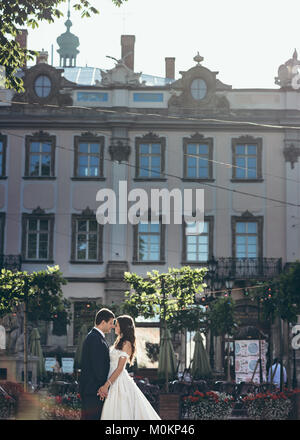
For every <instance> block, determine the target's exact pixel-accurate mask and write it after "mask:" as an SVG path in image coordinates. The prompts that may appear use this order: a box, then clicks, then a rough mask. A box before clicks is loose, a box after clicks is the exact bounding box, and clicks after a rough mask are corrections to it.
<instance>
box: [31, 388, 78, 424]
mask: <svg viewBox="0 0 300 440" xmlns="http://www.w3.org/2000/svg"><path fill="white" fill-rule="evenodd" d="M40 407H41V414H40V419H42V420H80V417H81V400H80V395H79V394H78V393H76V394H65V395H63V396H46V397H44V398H41V399H40Z"/></svg>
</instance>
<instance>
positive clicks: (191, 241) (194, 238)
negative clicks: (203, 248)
mask: <svg viewBox="0 0 300 440" xmlns="http://www.w3.org/2000/svg"><path fill="white" fill-rule="evenodd" d="M196 243H197V236H196V235H188V236H187V244H188V245H191V244H196Z"/></svg>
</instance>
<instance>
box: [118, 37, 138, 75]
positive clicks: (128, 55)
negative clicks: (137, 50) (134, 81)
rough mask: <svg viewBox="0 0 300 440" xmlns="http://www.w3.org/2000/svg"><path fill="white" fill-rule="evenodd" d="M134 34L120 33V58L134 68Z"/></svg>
mask: <svg viewBox="0 0 300 440" xmlns="http://www.w3.org/2000/svg"><path fill="white" fill-rule="evenodd" d="M134 43H135V35H121V48H122V52H121V58H122V60H123V62H124V64H126V66H127V67H128V68H129V69H131V70H134Z"/></svg>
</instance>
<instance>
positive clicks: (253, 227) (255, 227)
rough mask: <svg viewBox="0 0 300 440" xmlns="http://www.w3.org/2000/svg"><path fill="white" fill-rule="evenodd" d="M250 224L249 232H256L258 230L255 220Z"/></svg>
mask: <svg viewBox="0 0 300 440" xmlns="http://www.w3.org/2000/svg"><path fill="white" fill-rule="evenodd" d="M247 225H248V232H249V233H251V234H256V232H257V223H255V222H249V223H247Z"/></svg>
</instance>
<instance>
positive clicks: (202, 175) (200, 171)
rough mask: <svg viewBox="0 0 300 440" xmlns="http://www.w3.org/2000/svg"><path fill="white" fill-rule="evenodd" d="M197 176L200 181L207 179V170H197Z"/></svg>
mask: <svg viewBox="0 0 300 440" xmlns="http://www.w3.org/2000/svg"><path fill="white" fill-rule="evenodd" d="M198 175H199V177H200V178H201V179H203V178H206V177H208V169H207V168H199V172H198Z"/></svg>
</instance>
